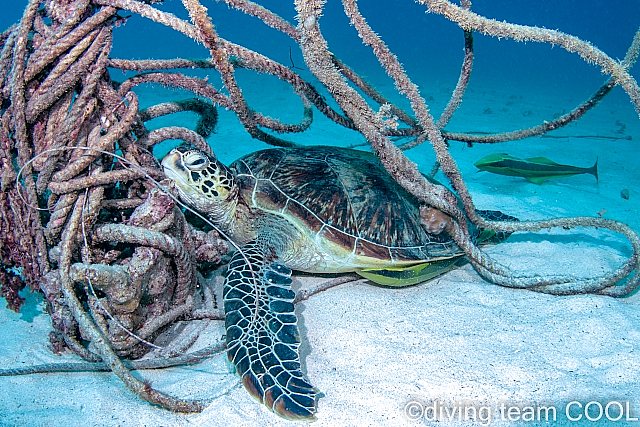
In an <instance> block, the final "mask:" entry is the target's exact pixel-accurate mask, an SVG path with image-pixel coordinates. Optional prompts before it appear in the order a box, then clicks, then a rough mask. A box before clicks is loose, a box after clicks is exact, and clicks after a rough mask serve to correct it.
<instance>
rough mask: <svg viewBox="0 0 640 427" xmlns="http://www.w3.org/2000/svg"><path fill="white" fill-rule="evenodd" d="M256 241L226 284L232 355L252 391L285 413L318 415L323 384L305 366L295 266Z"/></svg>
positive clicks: (234, 262)
mask: <svg viewBox="0 0 640 427" xmlns="http://www.w3.org/2000/svg"><path fill="white" fill-rule="evenodd" d="M272 253H273V251H272V250H271V248H270V247H269V246H268V245H267V244H264V243H261V242H256V241H254V242H251V243H249V244H247V245H245V246H244V247H243V248H242V249H241V250H239V251H238V252H236V253H235V255H234V256H233V258H232V259H231V262H230V263H229V272H228V273H227V279H226V282H225V285H224V292H223V295H224V311H225V324H226V329H227V356H228V357H229V361H230V362H231V363H232V364H233V365H234V366H235V368H236V372H237V373H238V375H240V377H241V378H242V383H243V384H244V386H245V388H246V389H247V391H249V393H250V394H251V395H252V396H254V397H255V398H256V399H258V400H259V401H260V402H261V403H264V404H265V405H266V406H267V407H268V408H269V409H271V410H272V411H274V412H275V413H277V414H278V415H280V416H281V417H283V418H287V419H292V420H308V421H312V420H315V416H314V415H313V414H314V413H315V411H316V403H317V395H318V390H317V389H316V388H315V387H313V386H312V385H311V384H309V382H308V381H307V379H306V378H305V377H304V375H303V374H302V371H301V370H300V356H299V354H298V347H299V346H300V335H299V333H298V327H297V324H296V315H295V313H294V306H293V298H294V296H295V294H294V292H293V291H292V290H291V286H290V285H291V278H290V275H291V270H290V269H289V268H288V267H286V266H285V265H283V264H279V263H277V262H274V261H273V260H271V258H273V256H272Z"/></svg>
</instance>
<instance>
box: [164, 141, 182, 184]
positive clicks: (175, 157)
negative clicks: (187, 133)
mask: <svg viewBox="0 0 640 427" xmlns="http://www.w3.org/2000/svg"><path fill="white" fill-rule="evenodd" d="M162 168H163V169H164V173H165V175H167V177H168V178H171V179H172V180H174V181H177V182H180V183H184V174H186V173H187V170H186V169H185V167H184V163H183V161H182V153H181V152H180V151H178V150H176V149H175V148H174V149H173V150H171V151H170V152H169V154H167V155H166V156H164V159H162Z"/></svg>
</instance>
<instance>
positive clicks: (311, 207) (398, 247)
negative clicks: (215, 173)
mask: <svg viewBox="0 0 640 427" xmlns="http://www.w3.org/2000/svg"><path fill="white" fill-rule="evenodd" d="M230 169H232V170H234V172H235V173H236V174H237V177H238V181H239V186H240V191H241V194H242V196H243V197H244V198H245V200H246V201H247V203H248V204H249V205H250V206H252V207H254V208H257V209H260V210H263V211H265V212H271V213H274V214H277V215H281V216H282V217H283V218H285V219H287V220H288V221H290V222H292V223H294V224H295V225H296V226H297V227H298V229H300V230H301V231H302V232H303V233H306V234H307V235H308V236H309V237H310V238H311V239H312V240H313V241H316V242H321V243H322V244H324V245H325V246H324V247H332V248H334V252H341V253H342V254H343V255H344V256H351V257H352V258H357V259H359V260H360V261H361V262H355V263H354V265H358V264H362V267H363V268H366V267H368V266H387V265H388V266H391V265H408V264H415V263H416V262H419V261H425V260H426V261H431V260H436V259H442V258H450V257H452V256H455V255H459V254H460V253H461V251H460V249H459V248H458V246H457V245H456V244H455V243H454V242H453V241H452V240H451V238H450V237H449V236H448V235H447V234H446V233H441V234H439V235H432V234H429V233H427V232H426V231H425V229H424V228H423V227H422V226H421V224H420V218H419V209H420V202H419V200H418V199H417V198H415V197H414V196H412V195H411V194H409V193H408V192H407V191H406V190H404V189H403V188H402V187H401V186H400V185H399V184H398V183H396V182H395V181H394V180H393V178H391V176H390V175H389V174H388V173H387V171H386V170H385V169H384V167H383V166H382V164H381V163H380V161H379V160H378V158H377V157H376V156H374V155H373V154H371V153H367V152H364V151H358V150H351V149H345V148H338V147H328V146H317V147H304V148H273V149H267V150H262V151H257V152H255V153H252V154H249V155H247V156H245V157H243V158H240V159H238V160H237V161H236V162H234V163H233V164H232V165H230Z"/></svg>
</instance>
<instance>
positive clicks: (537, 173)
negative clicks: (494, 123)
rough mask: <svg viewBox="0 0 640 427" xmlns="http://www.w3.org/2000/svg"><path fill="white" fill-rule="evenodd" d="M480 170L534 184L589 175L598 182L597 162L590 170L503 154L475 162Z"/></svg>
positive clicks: (545, 159) (543, 159) (547, 160)
mask: <svg viewBox="0 0 640 427" xmlns="http://www.w3.org/2000/svg"><path fill="white" fill-rule="evenodd" d="M476 167H477V168H478V169H480V170H483V171H487V172H492V173H497V174H499V175H508V176H521V177H523V178H526V179H528V180H529V181H531V182H533V183H534V184H542V183H543V182H545V181H546V180H548V179H551V178H562V177H566V176H573V175H580V174H583V173H589V174H591V175H593V176H595V177H596V181H597V180H598V160H597V159H596V163H595V164H594V165H593V166H591V167H590V168H580V167H577V166H569V165H561V164H560V163H556V162H554V161H552V160H549V159H547V158H546V157H532V158H530V159H524V160H522V159H519V158H517V157H513V156H510V155H508V154H504V153H498V154H489V155H488V156H487V157H483V158H482V159H480V160H478V161H477V162H476Z"/></svg>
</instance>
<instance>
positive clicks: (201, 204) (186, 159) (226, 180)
mask: <svg viewBox="0 0 640 427" xmlns="http://www.w3.org/2000/svg"><path fill="white" fill-rule="evenodd" d="M162 166H163V168H164V173H165V174H166V175H167V177H169V178H171V179H172V180H173V181H174V182H175V186H176V188H177V189H178V192H179V194H180V198H181V199H182V201H183V202H185V203H186V204H187V205H189V206H191V207H192V208H194V209H196V210H197V211H200V212H202V213H205V214H207V215H209V217H211V219H213V220H214V221H216V222H219V221H221V220H224V219H225V218H226V217H227V216H228V215H229V214H230V213H231V212H233V210H234V208H235V202H236V198H237V194H238V191H237V190H238V187H237V183H236V179H235V176H234V174H233V173H232V172H231V171H230V170H229V169H228V168H227V167H226V166H225V165H223V164H222V163H220V162H219V161H218V159H216V158H215V156H213V155H211V154H207V153H205V152H204V151H201V150H199V149H197V148H193V147H191V146H187V145H182V146H180V147H176V148H174V149H173V150H171V151H170V152H169V154H167V155H166V156H165V157H164V159H162Z"/></svg>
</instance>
